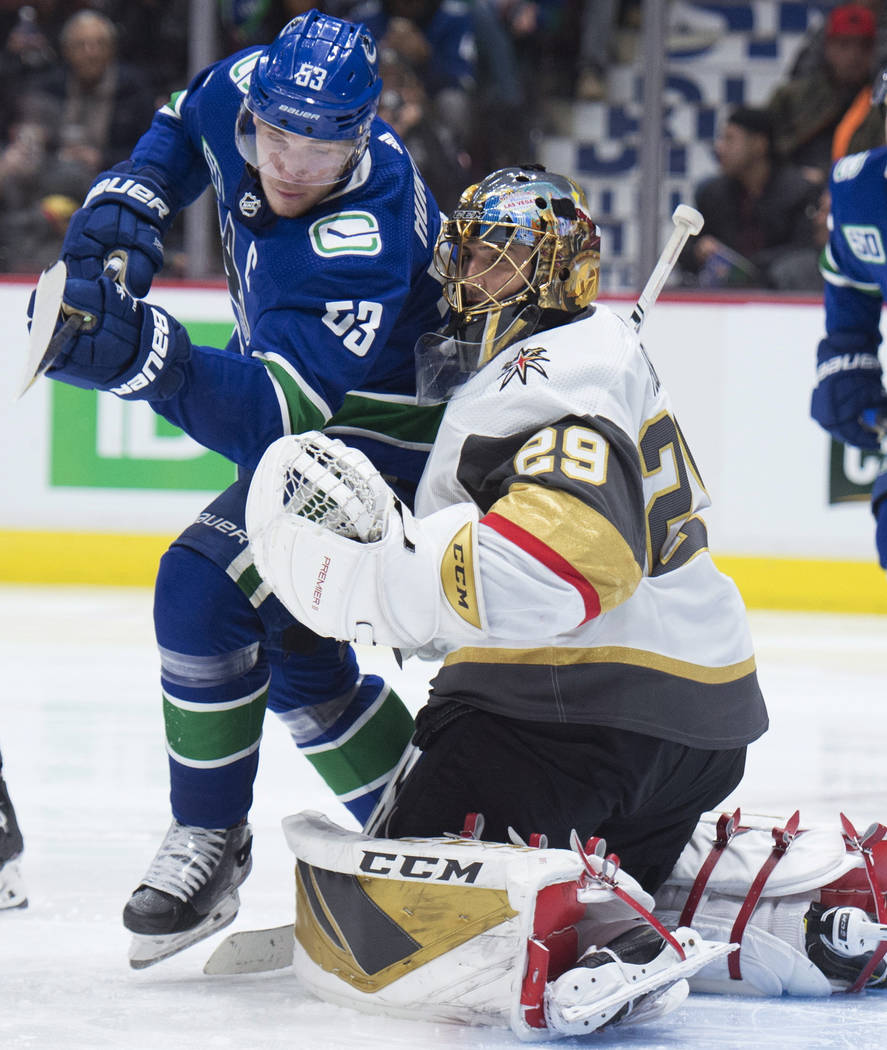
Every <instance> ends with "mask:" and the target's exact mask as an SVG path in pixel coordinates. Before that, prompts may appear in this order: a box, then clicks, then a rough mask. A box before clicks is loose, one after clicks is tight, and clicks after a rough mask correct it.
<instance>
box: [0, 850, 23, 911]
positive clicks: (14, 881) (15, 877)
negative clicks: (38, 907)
mask: <svg viewBox="0 0 887 1050" xmlns="http://www.w3.org/2000/svg"><path fill="white" fill-rule="evenodd" d="M27 906H28V894H27V893H26V891H25V883H24V880H23V879H22V874H21V871H20V870H19V866H18V861H15V860H8V861H7V862H6V863H5V864H3V865H2V866H0V911H12V910H13V908H27Z"/></svg>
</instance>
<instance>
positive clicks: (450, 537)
mask: <svg viewBox="0 0 887 1050" xmlns="http://www.w3.org/2000/svg"><path fill="white" fill-rule="evenodd" d="M319 439H323V442H321V441H320V440H319ZM306 442H310V443H311V444H307V445H306ZM305 479H308V482H310V484H306V483H305ZM306 490H308V491H309V492H310V497H303V493H304V492H305V491H306ZM294 492H296V493H297V495H295V496H293V493H294ZM477 520H478V514H477V508H476V507H475V506H474V505H473V504H469V503H464V504H457V505H455V506H452V507H447V508H445V509H444V510H441V511H438V512H437V513H436V514H433V515H430V516H429V517H427V518H424V519H421V520H420V519H416V518H414V517H413V515H412V514H411V513H410V511H409V510H408V509H407V508H406V507H404V506H403V504H401V503H400V501H399V500H398V499H396V497H395V496H394V494H393V493H392V492H391V490H390V489H388V487H387V485H385V483H384V481H383V480H382V478H381V475H379V473H378V471H376V470H375V468H374V467H373V466H372V464H371V463H370V462H369V460H368V459H367V458H366V457H365V456H364V455H363V453H361V452H359V451H358V450H356V449H349V448H348V447H347V446H346V445H344V444H343V443H342V442H341V441H338V440H336V441H331V440H330V439H329V438H326V437H325V436H324V435H322V434H315V433H311V434H306V435H299V436H296V437H286V438H279V439H278V440H277V441H276V442H274V443H273V444H272V445H270V446H269V448H268V449H267V450H266V452H265V453H264V455H263V456H262V459H261V460H260V462H259V465H258V467H257V468H256V472H255V475H254V477H253V479H252V482H251V484H250V491H249V496H248V499H247V506H246V524H247V532H248V535H249V538H250V546H251V549H252V552H253V557H254V559H255V563H256V568H257V569H258V571H259V573H260V574H261V575H262V577H263V578H264V579H265V581H266V582H267V583H268V584H269V585H270V586H271V587H272V589H273V590H274V592H275V594H276V595H277V596H278V598H280V600H281V601H282V602H283V604H284V605H285V606H286V607H287V609H289V611H290V612H291V613H292V614H293V615H294V616H295V617H296V619H298V620H299V621H300V622H301V623H304V624H305V625H306V626H308V627H310V628H311V629H312V630H313V631H315V632H316V633H317V634H320V635H323V636H324V637H330V638H339V639H341V640H343V641H354V642H359V643H362V644H376V645H390V646H394V647H396V648H405V649H417V648H421V647H422V646H424V645H425V644H427V643H428V642H429V641H430V640H431V639H433V638H445V639H447V640H448V643H449V645H450V647H452V646H453V645H462V644H470V643H474V642H476V641H478V640H479V639H480V638H481V637H482V636H483V633H484V630H485V615H484V607H483V595H482V590H481V586H480V577H479V570H478V566H477V558H476V549H477ZM349 521H350V522H351V525H350V527H349V524H348V523H349Z"/></svg>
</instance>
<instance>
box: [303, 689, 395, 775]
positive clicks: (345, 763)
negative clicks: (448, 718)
mask: <svg viewBox="0 0 887 1050" xmlns="http://www.w3.org/2000/svg"><path fill="white" fill-rule="evenodd" d="M413 728H414V726H413V716H412V715H411V714H410V712H409V711H408V710H407V708H406V707H405V706H404V703H403V701H402V700H401V699H400V697H399V696H398V695H397V693H395V692H394V690H393V689H391V690H389V691H388V695H387V696H386V698H385V700H384V701H383V702H382V704H381V705H380V706H379V707H378V708H377V709H376V711H375V712H373V714H372V716H371V717H370V718H369V719H368V720H367V721H366V722H365V723H364V725H362V726H361V727H360V729H358V730H357V732H356V733H354V734H353V735H352V736H350V737H348V738H347V739H345V740H343V741H341V742H338V743H337V742H333V743H331V744H329V745H328V746H327V747H326V748H324V749H323V750H312V749H310V748H302V749H301V750H303V751H304V753H305V755H306V757H307V758H308V761H309V762H310V763H311V764H312V765H313V766H314V768H315V769H316V770H317V772H318V773H319V774H320V775H321V776H322V777H323V779H324V780H325V781H326V782H327V784H329V786H330V787H331V788H332V789H333V791H334V792H335V793H336V794H337V795H347V794H349V793H351V792H353V791H355V790H356V789H358V788H361V787H364V786H366V785H368V784H372V783H373V781H375V780H378V779H379V778H380V777H382V776H383V775H384V774H385V773H388V772H389V771H390V770H391V769H393V768H394V766H396V765H397V763H398V761H399V760H400V756H401V755H402V754H403V751H404V748H405V747H406V746H407V744H408V743H409V742H410V737H411V736H412V735H413Z"/></svg>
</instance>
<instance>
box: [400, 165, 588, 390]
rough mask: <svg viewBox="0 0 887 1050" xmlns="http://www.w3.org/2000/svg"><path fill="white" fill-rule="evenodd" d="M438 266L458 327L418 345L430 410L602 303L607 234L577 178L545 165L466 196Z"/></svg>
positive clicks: (508, 172)
mask: <svg viewBox="0 0 887 1050" xmlns="http://www.w3.org/2000/svg"><path fill="white" fill-rule="evenodd" d="M434 265H435V268H436V270H437V272H438V273H439V274H440V276H441V278H442V279H443V282H444V297H445V298H446V300H447V302H448V303H449V305H450V308H451V310H452V320H451V323H450V325H449V327H448V329H447V331H446V332H445V333H442V334H434V335H428V336H423V338H422V339H420V341H419V343H418V344H417V347H416V359H417V381H418V388H419V398H420V401H422V402H424V403H432V402H436V401H441V400H445V399H446V397H448V396H449V395H450V394H451V393H452V391H453V390H454V389H455V388H456V387H457V386H458V385H459V384H460V383H462V382H464V381H465V380H466V379H467V378H468V377H469V376H470V375H471V374H472V373H473V372H475V371H477V369H479V368H480V367H481V366H482V365H484V364H486V362H487V361H489V360H490V359H491V358H493V357H495V356H496V354H498V353H499V352H500V351H502V350H504V349H505V348H506V347H508V346H510V345H511V344H512V343H514V342H516V341H517V340H518V339H523V338H526V337H527V336H529V335H531V334H532V333H533V332H534V331H538V330H539V329H544V328H548V327H552V322H554V323H557V324H561V323H563V322H564V321H565V320H569V319H570V315H574V314H578V313H579V312H580V311H582V310H584V309H585V308H586V307H587V306H588V305H589V304H590V303H591V302H593V301H594V299H596V298H597V293H598V277H599V271H600V234H599V233H598V229H597V226H596V225H595V224H594V222H592V220H591V219H590V218H589V216H588V202H587V201H586V198H585V194H584V193H583V191H582V190H581V189H580V187H579V186H578V185H577V184H576V183H575V182H573V180H572V179H569V178H567V177H566V176H565V175H556V174H553V173H550V172H547V171H545V170H544V169H543V168H540V167H535V166H528V167H521V168H503V169H502V170H500V171H496V172H493V173H492V174H491V175H488V176H487V177H486V178H485V179H483V181H481V182H479V183H477V184H476V185H474V186H470V187H469V188H468V189H467V190H466V191H465V192H464V193H463V194H462V196H461V198H460V199H459V203H458V205H457V207H456V209H455V211H454V212H453V215H452V218H450V219H449V220H448V221H447V222H446V223H445V224H444V226H443V229H442V230H441V234H440V237H439V239H438V243H437V248H436V250H435V257H434Z"/></svg>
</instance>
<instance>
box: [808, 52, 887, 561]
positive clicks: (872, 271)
mask: <svg viewBox="0 0 887 1050" xmlns="http://www.w3.org/2000/svg"><path fill="white" fill-rule="evenodd" d="M872 103H873V104H874V105H880V106H881V108H882V110H885V103H887V66H885V67H884V69H882V70H881V72H880V73H879V74H878V76H877V78H876V79H875V85H874V90H873V92H872ZM885 178H887V147H883V146H882V147H881V148H880V149H874V150H868V151H867V152H865V153H854V154H851V155H850V156H847V157H843V158H841V160H839V161H838V162H837V163H836V164H835V166H834V167H833V169H832V173H831V179H830V182H829V190H830V194H831V214H830V230H831V232H830V235H829V240H828V244H827V245H826V248H825V252H824V254H823V257H822V262H821V263H820V269H821V271H822V275H823V277H824V278H825V292H824V299H825V328H826V336H825V338H824V339H823V340H822V341H821V342H820V344H819V349H818V351H817V355H816V364H817V367H816V386H815V387H814V390H813V396H812V399H811V409H810V410H811V415H812V416H813V418H814V419H815V420H816V422H817V423H819V425H820V426H821V427H823V428H824V429H825V430H827V431H828V432H829V434H831V436H832V437H833V438H834V439H835V440H836V441H841V442H844V444H847V445H854V446H855V447H856V448H861V449H870V450H872V451H874V450H877V449H878V448H879V443H880V438H881V437H882V436H883V434H884V429H885V425H887V392H885V390H884V384H883V381H882V369H881V362H880V360H879V358H878V347H879V346H880V345H881V330H880V323H881V310H882V307H883V305H884V300H885V299H887V254H885V245H887V196H885V189H884V187H885V181H884V180H885ZM872 512H873V514H874V515H875V519H876V522H877V525H876V533H875V542H876V545H877V549H878V559H879V561H880V563H881V565H882V567H883V568H885V569H887V472H885V471H882V473H881V474H880V475H879V476H878V477H877V478H876V479H875V483H874V486H873V487H872Z"/></svg>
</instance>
